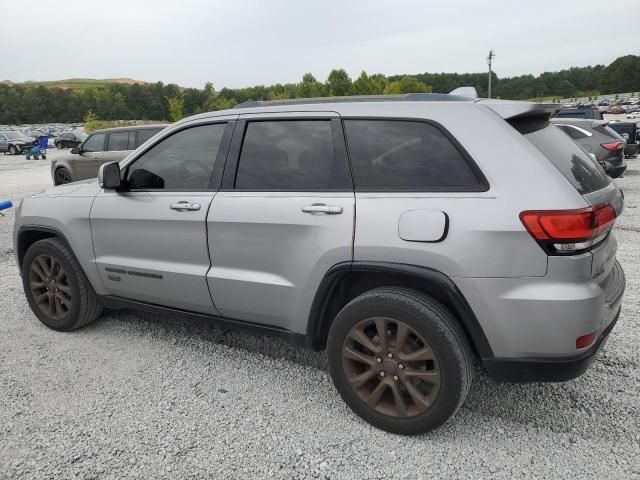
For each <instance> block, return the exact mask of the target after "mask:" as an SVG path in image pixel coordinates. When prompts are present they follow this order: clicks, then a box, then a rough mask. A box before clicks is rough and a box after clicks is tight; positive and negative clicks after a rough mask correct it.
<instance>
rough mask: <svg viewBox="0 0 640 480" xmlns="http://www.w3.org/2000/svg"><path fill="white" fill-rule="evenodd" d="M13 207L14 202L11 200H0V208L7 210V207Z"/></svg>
mask: <svg viewBox="0 0 640 480" xmlns="http://www.w3.org/2000/svg"><path fill="white" fill-rule="evenodd" d="M11 207H13V203H11V200H4V201H0V210H6V209H7V208H11Z"/></svg>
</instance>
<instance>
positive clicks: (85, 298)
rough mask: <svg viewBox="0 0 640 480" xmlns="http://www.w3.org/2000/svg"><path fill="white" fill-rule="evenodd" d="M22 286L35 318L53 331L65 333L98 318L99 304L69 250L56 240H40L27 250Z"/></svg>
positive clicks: (23, 264) (100, 311)
mask: <svg viewBox="0 0 640 480" xmlns="http://www.w3.org/2000/svg"><path fill="white" fill-rule="evenodd" d="M22 284H23V288H24V292H25V294H26V296H27V300H28V302H29V306H30V307H31V310H33V313H35V315H36V317H38V319H39V320H40V321H41V322H42V323H44V324H45V325H46V326H47V327H49V328H52V329H54V330H62V331H69V330H74V329H76V328H79V327H82V326H83V325H86V324H88V323H90V322H92V321H94V320H95V319H96V318H98V317H99V316H100V314H101V313H102V305H101V303H100V301H99V299H98V296H97V295H96V293H95V292H94V290H93V288H92V287H91V285H90V284H89V282H88V280H87V279H86V277H85V276H84V273H83V272H82V269H81V268H80V265H79V264H78V262H77V260H76V259H75V258H74V257H73V255H72V254H71V252H70V251H69V249H68V248H67V247H66V246H65V245H64V244H62V243H61V242H60V241H59V240H57V239H53V238H47V239H44V240H40V241H38V242H36V243H34V244H33V245H31V247H29V250H27V253H26V255H25V257H24V261H23V263H22Z"/></svg>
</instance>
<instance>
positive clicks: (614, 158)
mask: <svg viewBox="0 0 640 480" xmlns="http://www.w3.org/2000/svg"><path fill="white" fill-rule="evenodd" d="M551 121H552V123H553V124H555V125H556V126H557V127H560V129H562V130H563V131H564V132H565V133H566V134H567V135H569V136H570V137H571V138H573V139H574V140H575V141H576V142H578V143H579V144H580V145H581V146H582V148H584V149H585V150H586V151H587V152H588V153H590V154H592V155H593V156H594V158H595V159H596V160H597V161H598V163H600V165H602V167H603V168H604V170H605V171H606V172H607V175H609V176H610V177H612V178H618V177H621V176H622V175H623V174H624V172H625V170H626V169H627V164H626V162H625V161H624V148H625V146H626V142H625V141H624V139H623V138H622V137H621V136H620V135H618V133H617V132H616V131H615V130H613V129H612V128H611V127H610V126H609V122H607V121H605V120H584V119H576V118H554V119H553V120H551Z"/></svg>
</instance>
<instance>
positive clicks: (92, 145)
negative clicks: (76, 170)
mask: <svg viewBox="0 0 640 480" xmlns="http://www.w3.org/2000/svg"><path fill="white" fill-rule="evenodd" d="M104 137H105V134H104V133H96V134H94V135H91V136H90V137H89V138H87V140H86V141H85V142H84V144H83V145H82V151H83V152H102V151H103V150H104Z"/></svg>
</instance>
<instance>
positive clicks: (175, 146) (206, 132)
mask: <svg viewBox="0 0 640 480" xmlns="http://www.w3.org/2000/svg"><path fill="white" fill-rule="evenodd" d="M225 127H226V124H223V123H219V124H214V125H200V126H197V127H191V128H188V129H186V130H181V131H179V132H177V133H175V134H173V135H171V136H170V137H167V138H165V139H164V140H162V141H161V142H160V143H158V144H156V145H155V146H153V147H152V148H151V149H150V150H149V151H147V152H146V153H145V154H143V155H142V156H141V157H139V158H138V159H137V160H136V161H135V162H134V163H133V164H132V165H131V166H130V167H129V168H128V171H127V177H126V178H127V181H128V184H129V187H130V188H132V189H144V190H190V191H205V190H208V189H209V188H210V185H211V175H212V173H213V165H214V162H215V159H216V156H217V154H218V149H219V148H220V142H221V141H222V134H223V133H224V129H225Z"/></svg>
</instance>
